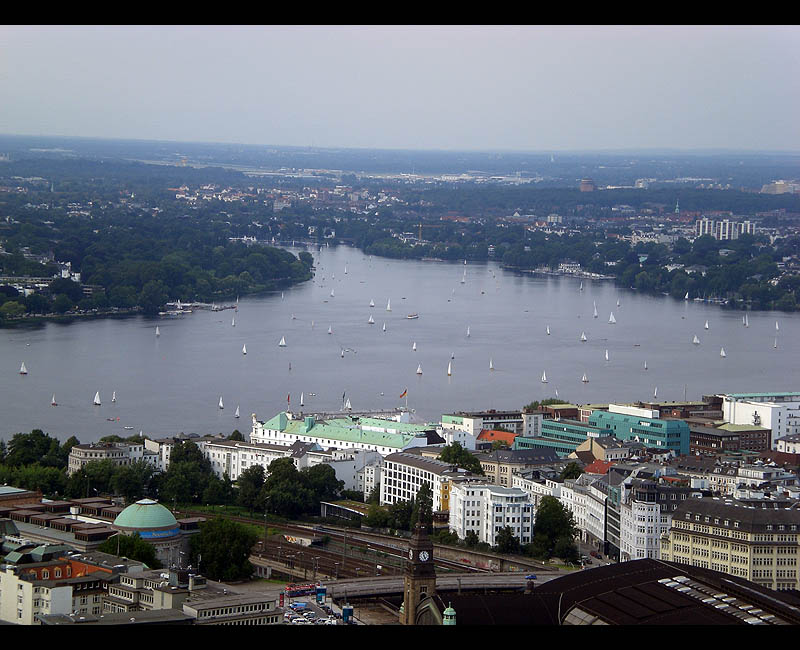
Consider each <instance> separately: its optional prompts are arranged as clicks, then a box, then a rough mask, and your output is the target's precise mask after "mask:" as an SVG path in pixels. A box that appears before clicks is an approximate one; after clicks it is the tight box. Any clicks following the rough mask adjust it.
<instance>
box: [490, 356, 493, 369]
mask: <svg viewBox="0 0 800 650" xmlns="http://www.w3.org/2000/svg"><path fill="white" fill-rule="evenodd" d="M489 370H494V363H492V359H491V358H490V359H489Z"/></svg>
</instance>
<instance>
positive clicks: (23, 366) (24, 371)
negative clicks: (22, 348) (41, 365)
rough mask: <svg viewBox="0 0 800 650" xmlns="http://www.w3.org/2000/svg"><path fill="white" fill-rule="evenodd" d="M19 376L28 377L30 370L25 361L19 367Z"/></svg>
mask: <svg viewBox="0 0 800 650" xmlns="http://www.w3.org/2000/svg"><path fill="white" fill-rule="evenodd" d="M19 374H21V375H27V374H28V369H27V368H26V367H25V362H24V361H23V362H22V365H21V366H20V367H19Z"/></svg>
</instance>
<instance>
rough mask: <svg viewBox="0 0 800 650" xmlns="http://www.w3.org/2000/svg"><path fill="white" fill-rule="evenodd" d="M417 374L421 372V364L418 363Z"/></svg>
mask: <svg viewBox="0 0 800 650" xmlns="http://www.w3.org/2000/svg"><path fill="white" fill-rule="evenodd" d="M417 374H418V375H421V374H422V364H419V365H418V366H417Z"/></svg>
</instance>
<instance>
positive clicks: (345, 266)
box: [344, 264, 347, 275]
mask: <svg viewBox="0 0 800 650" xmlns="http://www.w3.org/2000/svg"><path fill="white" fill-rule="evenodd" d="M344 274H345V275H347V264H345V265H344Z"/></svg>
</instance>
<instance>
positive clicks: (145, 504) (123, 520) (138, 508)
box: [114, 499, 178, 530]
mask: <svg viewBox="0 0 800 650" xmlns="http://www.w3.org/2000/svg"><path fill="white" fill-rule="evenodd" d="M114 526H120V527H123V528H136V529H140V530H141V529H148V528H167V527H172V528H177V526H178V522H177V521H176V519H175V517H173V516H172V513H171V512H170V511H169V510H167V509H166V508H165V507H164V506H162V505H161V504H160V503H158V502H157V501H153V500H152V499H141V500H140V501H137V502H136V503H134V504H132V505H129V506H128V507H127V508H125V510H123V511H122V512H120V513H119V514H118V515H117V518H116V519H115V520H114Z"/></svg>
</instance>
